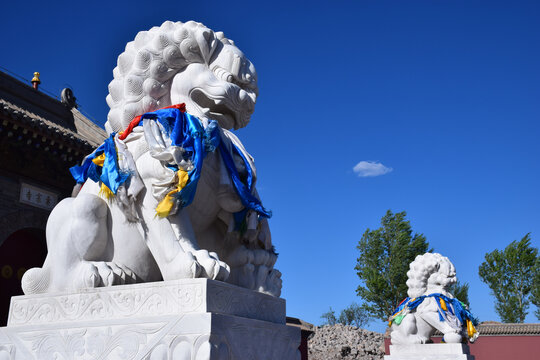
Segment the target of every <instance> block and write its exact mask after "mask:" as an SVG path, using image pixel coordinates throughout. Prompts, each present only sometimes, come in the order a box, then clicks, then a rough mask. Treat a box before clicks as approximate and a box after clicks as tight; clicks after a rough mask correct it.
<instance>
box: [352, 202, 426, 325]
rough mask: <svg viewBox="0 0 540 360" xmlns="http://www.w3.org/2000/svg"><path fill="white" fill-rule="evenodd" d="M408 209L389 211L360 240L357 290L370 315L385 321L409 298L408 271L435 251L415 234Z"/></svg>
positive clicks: (421, 237)
mask: <svg viewBox="0 0 540 360" xmlns="http://www.w3.org/2000/svg"><path fill="white" fill-rule="evenodd" d="M406 216H407V213H406V212H404V211H403V212H399V213H396V214H393V213H392V211H390V210H388V211H387V212H386V215H385V216H384V217H383V218H382V219H381V225H382V226H381V227H380V228H379V229H377V230H370V229H367V230H366V231H365V232H364V234H363V235H362V238H361V239H360V242H359V243H358V246H357V248H358V250H359V251H360V257H359V258H358V259H357V263H356V267H355V270H356V271H357V274H358V277H359V278H360V280H361V282H362V283H361V285H360V286H358V288H357V289H356V293H357V295H358V296H360V297H361V298H362V299H364V300H365V304H364V307H365V309H366V310H367V312H368V314H369V315H370V316H372V317H374V318H378V319H381V320H382V321H386V320H388V316H389V315H390V314H391V313H392V312H393V311H394V309H395V308H396V306H397V305H398V304H399V303H400V302H401V300H403V299H404V298H406V297H407V285H406V281H407V271H408V270H409V264H410V263H411V262H412V261H413V260H414V258H415V257H416V256H417V255H421V254H424V253H426V252H431V251H433V250H432V249H428V248H429V243H428V242H427V240H426V237H425V236H424V235H422V234H414V235H413V232H412V229H411V224H410V223H409V221H408V220H406V219H405V217H406Z"/></svg>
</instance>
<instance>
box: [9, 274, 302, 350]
mask: <svg viewBox="0 0 540 360" xmlns="http://www.w3.org/2000/svg"><path fill="white" fill-rule="evenodd" d="M299 345H300V330H299V329H298V328H295V327H289V326H286V325H285V302H284V300H283V299H277V298H274V297H272V296H268V295H264V294H260V293H257V292H253V291H249V290H246V289H242V288H238V287H235V286H232V285H229V284H224V283H222V282H218V281H211V280H206V279H190V280H177V281H168V282H159V283H150V284H136V285H124V286H114V287H110V288H99V289H89V290H85V291H84V292H82V293H77V294H46V295H30V296H19V297H14V298H13V299H12V302H11V307H10V317H9V320H8V326H7V327H4V328H0V359H2V360H4V359H13V360H20V359H24V360H28V359H40V360H41V359H44V360H48V359H51V360H52V359H58V360H60V359H62V360H68V359H81V360H87V359H111V360H113V359H122V360H124V359H144V360H170V359H174V360H176V359H193V360H206V359H220V360H221V359H224V360H226V359H269V360H270V359H294V360H299V359H300V352H299V351H298V347H299Z"/></svg>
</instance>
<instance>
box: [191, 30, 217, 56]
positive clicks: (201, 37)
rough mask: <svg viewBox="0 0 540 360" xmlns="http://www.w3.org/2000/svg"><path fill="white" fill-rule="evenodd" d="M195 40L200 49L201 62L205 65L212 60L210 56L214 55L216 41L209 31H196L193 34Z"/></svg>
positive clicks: (212, 33)
mask: <svg viewBox="0 0 540 360" xmlns="http://www.w3.org/2000/svg"><path fill="white" fill-rule="evenodd" d="M195 40H196V41H197V44H198V45H199V49H201V55H202V58H203V61H204V62H205V63H206V64H209V63H210V59H211V58H212V54H213V53H214V51H215V50H216V47H217V41H216V37H215V36H214V32H213V31H212V30H210V29H204V30H202V31H198V32H197V33H196V34H195Z"/></svg>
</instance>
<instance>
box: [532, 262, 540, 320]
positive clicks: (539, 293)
mask: <svg viewBox="0 0 540 360" xmlns="http://www.w3.org/2000/svg"><path fill="white" fill-rule="evenodd" d="M531 302H532V303H533V304H534V305H536V311H535V312H534V314H535V315H536V318H537V319H538V320H540V256H538V257H537V258H536V265H535V266H534V280H533V289H532V291H531Z"/></svg>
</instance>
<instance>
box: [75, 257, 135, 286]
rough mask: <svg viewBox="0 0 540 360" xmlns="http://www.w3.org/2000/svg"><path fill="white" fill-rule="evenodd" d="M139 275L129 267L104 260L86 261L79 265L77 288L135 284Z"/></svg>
mask: <svg viewBox="0 0 540 360" xmlns="http://www.w3.org/2000/svg"><path fill="white" fill-rule="evenodd" d="M136 282H137V276H136V275H135V273H134V272H133V271H131V270H130V269H129V268H128V267H126V266H122V265H118V264H115V263H113V262H104V261H84V262H82V263H81V264H80V265H79V276H78V277H77V278H76V279H75V284H74V285H75V288H76V289H80V288H95V287H100V286H112V285H123V284H133V283H136Z"/></svg>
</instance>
